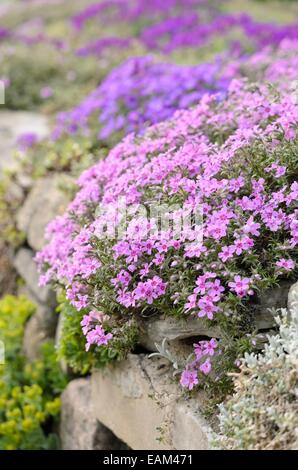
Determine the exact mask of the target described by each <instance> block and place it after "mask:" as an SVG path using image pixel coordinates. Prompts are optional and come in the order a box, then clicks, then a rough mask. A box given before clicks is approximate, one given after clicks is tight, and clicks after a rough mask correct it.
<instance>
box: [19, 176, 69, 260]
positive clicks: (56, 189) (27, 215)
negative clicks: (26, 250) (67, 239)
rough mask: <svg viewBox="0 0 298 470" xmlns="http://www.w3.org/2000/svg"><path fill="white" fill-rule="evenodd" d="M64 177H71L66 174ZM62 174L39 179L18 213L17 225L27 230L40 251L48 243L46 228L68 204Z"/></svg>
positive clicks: (20, 228) (28, 238) (35, 246)
mask: <svg viewBox="0 0 298 470" xmlns="http://www.w3.org/2000/svg"><path fill="white" fill-rule="evenodd" d="M63 177H64V178H67V179H69V178H68V177H66V176H65V175H64V176H63ZM63 177H62V176H61V175H55V176H51V177H46V178H40V179H38V180H37V181H36V182H35V183H34V185H33V187H32V189H31V191H30V192H29V195H28V197H27V199H26V200H25V203H24V205H23V206H22V207H21V209H20V210H19V211H18V213H17V217H16V220H17V227H18V229H19V230H21V231H22V232H25V234H26V236H27V240H28V243H29V245H30V246H31V248H33V249H34V250H36V251H39V250H41V249H42V248H43V246H44V245H45V243H46V240H45V238H44V235H45V228H46V226H47V225H48V223H49V222H50V221H51V220H53V219H54V218H55V217H56V216H57V215H60V214H62V213H63V212H64V210H65V208H66V205H67V202H68V201H67V197H66V194H65V193H64V192H63V191H62V190H61V185H62V182H63Z"/></svg>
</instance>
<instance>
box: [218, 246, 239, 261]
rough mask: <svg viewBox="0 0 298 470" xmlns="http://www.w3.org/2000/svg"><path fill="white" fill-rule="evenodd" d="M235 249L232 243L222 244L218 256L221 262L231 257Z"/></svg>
mask: <svg viewBox="0 0 298 470" xmlns="http://www.w3.org/2000/svg"><path fill="white" fill-rule="evenodd" d="M235 251H236V247H235V246H234V245H231V246H223V247H222V249H221V252H220V253H219V255H218V256H219V258H220V259H221V260H222V261H223V262H225V261H227V260H228V259H230V258H233V255H234V253H235Z"/></svg>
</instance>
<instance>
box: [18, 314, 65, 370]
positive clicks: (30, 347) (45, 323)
mask: <svg viewBox="0 0 298 470" xmlns="http://www.w3.org/2000/svg"><path fill="white" fill-rule="evenodd" d="M56 326H57V315H56V314H55V312H53V309H52V308H50V307H47V306H41V305H39V306H38V307H37V310H36V313H35V314H34V315H33V316H32V317H31V318H30V319H29V321H28V322H27V324H26V326H25V333H24V339H23V351H24V354H25V356H26V357H27V359H28V360H29V361H34V360H35V359H38V358H39V357H40V348H41V346H42V344H43V343H45V342H46V341H49V340H50V339H54V337H55V331H56Z"/></svg>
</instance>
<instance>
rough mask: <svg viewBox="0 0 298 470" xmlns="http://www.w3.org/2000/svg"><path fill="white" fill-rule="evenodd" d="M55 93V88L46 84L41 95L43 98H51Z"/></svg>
mask: <svg viewBox="0 0 298 470" xmlns="http://www.w3.org/2000/svg"><path fill="white" fill-rule="evenodd" d="M52 95H53V90H52V88H51V87H49V86H45V87H44V88H42V89H41V90H40V97H41V98H43V99H47V98H50V97H51V96H52Z"/></svg>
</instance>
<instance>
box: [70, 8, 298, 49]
mask: <svg viewBox="0 0 298 470" xmlns="http://www.w3.org/2000/svg"><path fill="white" fill-rule="evenodd" d="M223 3H224V1H222V2H212V3H210V2H207V1H206V0H180V1H179V2H178V1H176V0H167V1H160V0H155V1H154V2H150V4H148V2H147V1H146V0H139V1H138V2H134V1H131V0H110V1H109V0H107V1H104V2H98V3H95V4H93V5H91V6H88V7H87V8H86V9H84V10H83V11H82V12H80V13H78V14H77V15H75V16H74V18H73V25H74V27H75V28H76V29H77V30H81V29H82V28H83V27H84V25H85V24H86V23H87V22H88V21H89V20H90V19H96V20H97V21H98V22H100V23H101V24H102V25H104V24H106V23H108V24H117V23H119V22H125V23H128V24H131V25H132V24H133V25H135V23H136V22H137V24H138V25H139V27H135V26H134V27H131V32H130V36H127V35H126V37H125V38H123V37H119V38H117V37H109V38H105V39H101V40H99V41H98V42H92V43H90V44H88V45H86V46H85V47H84V48H82V49H80V50H79V53H80V54H86V55H87V54H90V53H93V54H96V55H98V54H101V53H102V51H103V49H104V48H106V47H109V48H110V47H119V44H123V45H124V44H125V43H126V42H129V41H130V40H131V39H132V38H133V37H134V38H137V39H138V40H139V41H140V42H141V43H142V44H143V46H145V47H146V48H147V49H148V50H155V49H156V50H159V51H163V52H164V53H171V52H172V51H174V50H176V49H179V48H189V47H192V48H198V47H202V46H204V45H206V44H207V43H208V42H210V41H211V40H214V39H215V38H218V37H221V38H223V37H224V38H225V39H226V41H227V42H228V43H230V44H231V45H232V44H233V42H234V41H235V37H237V31H241V32H242V34H243V40H241V38H240V43H238V44H239V45H240V48H241V49H245V48H246V47H247V45H249V46H250V47H254V48H255V49H258V48H260V47H264V46H266V45H270V44H279V43H280V42H281V41H282V40H283V39H285V38H289V39H297V38H298V25H297V23H296V24H289V25H278V24H272V23H260V22H257V21H255V20H254V19H253V18H252V17H251V16H249V15H247V14H222V13H221V10H220V8H218V6H219V5H220V4H223ZM233 33H234V34H233ZM124 47H125V46H124Z"/></svg>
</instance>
